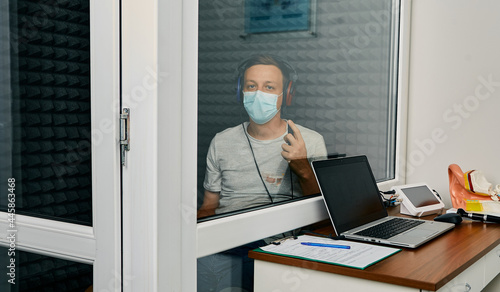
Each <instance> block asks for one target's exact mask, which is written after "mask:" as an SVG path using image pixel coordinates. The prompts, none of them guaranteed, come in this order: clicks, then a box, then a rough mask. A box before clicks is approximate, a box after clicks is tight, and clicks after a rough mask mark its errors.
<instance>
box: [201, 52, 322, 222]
mask: <svg viewBox="0 0 500 292" xmlns="http://www.w3.org/2000/svg"><path fill="white" fill-rule="evenodd" d="M294 79H296V73H295V70H294V69H293V67H291V65H290V64H288V63H287V62H285V61H283V60H281V59H279V58H277V57H273V56H269V55H257V56H253V57H251V58H249V59H248V60H246V61H245V62H243V63H242V65H240V67H239V70H238V95H240V94H242V95H243V104H244V107H245V110H246V111H247V113H248V115H249V118H250V120H249V122H245V123H243V124H241V125H238V126H236V127H233V128H229V129H226V130H225V131H222V132H220V133H218V134H217V135H216V136H215V137H214V139H213V140H212V142H211V144H210V148H209V151H208V155H207V170H206V175H205V181H204V188H205V194H204V201H203V204H202V206H201V207H200V209H199V210H198V218H200V217H205V216H209V215H214V214H216V213H217V214H220V213H226V212H230V211H234V210H239V209H243V208H248V207H253V206H258V205H262V204H268V203H272V202H277V201H282V200H285V199H289V198H292V197H298V196H302V195H310V194H316V193H319V188H318V186H317V184H316V180H315V178H314V174H313V172H312V169H311V166H310V163H309V160H310V159H319V158H326V156H327V152H326V146H325V142H324V139H323V137H322V136H321V135H320V134H318V133H317V132H315V131H312V130H310V129H307V128H305V127H302V126H300V125H296V124H295V123H294V122H293V121H291V120H288V121H287V120H284V119H282V118H281V108H282V107H283V106H285V105H284V104H285V103H289V102H290V101H291V98H292V95H293V85H294V84H293V83H294V82H295V80H294ZM240 88H241V89H240ZM240 91H241V93H240ZM292 172H293V174H294V175H292Z"/></svg>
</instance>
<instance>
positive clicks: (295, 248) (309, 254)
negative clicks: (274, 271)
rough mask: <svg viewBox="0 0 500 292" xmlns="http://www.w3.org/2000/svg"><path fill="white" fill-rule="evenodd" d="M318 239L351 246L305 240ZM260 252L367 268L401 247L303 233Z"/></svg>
mask: <svg viewBox="0 0 500 292" xmlns="http://www.w3.org/2000/svg"><path fill="white" fill-rule="evenodd" d="M303 242H304V243H313V244H316V243H319V244H326V245H343V246H348V247H349V248H348V249H347V248H335V247H327V246H311V245H304V244H302V243H303ZM257 250H258V251H260V252H266V253H272V254H278V255H283V256H290V257H295V258H301V259H306V260H313V261H317V262H323V263H328V264H335V265H340V266H346V267H352V268H357V269H365V268H366V267H368V266H370V265H372V264H374V263H376V262H378V261H381V260H383V259H385V258H387V257H389V256H391V255H393V254H395V253H397V252H399V251H401V249H397V248H392V247H385V246H377V245H371V244H365V243H359V242H353V241H346V240H332V239H328V238H321V237H316V236H309V235H302V236H299V237H298V238H297V239H293V238H291V239H288V240H285V241H282V242H281V243H280V244H279V245H274V244H271V245H268V246H264V247H261V248H260V249H257Z"/></svg>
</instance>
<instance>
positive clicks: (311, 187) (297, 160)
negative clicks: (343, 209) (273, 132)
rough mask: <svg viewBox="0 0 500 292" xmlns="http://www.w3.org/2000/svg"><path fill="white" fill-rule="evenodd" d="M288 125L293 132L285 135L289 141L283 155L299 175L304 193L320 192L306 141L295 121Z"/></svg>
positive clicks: (284, 145) (285, 145)
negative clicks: (308, 157) (308, 156)
mask: <svg viewBox="0 0 500 292" xmlns="http://www.w3.org/2000/svg"><path fill="white" fill-rule="evenodd" d="M288 125H289V126H290V128H291V129H292V131H293V134H288V135H285V142H287V143H286V144H283V146H282V148H283V151H282V152H281V155H282V156H283V158H285V159H286V160H287V161H288V163H289V165H290V169H291V170H292V171H293V172H294V173H295V174H296V175H297V176H298V178H299V183H300V187H301V188H302V193H303V194H304V195H313V194H318V193H319V192H320V191H319V187H318V183H317V182H316V178H315V177H314V172H313V170H312V168H311V164H309V160H308V159H307V149H306V143H305V142H304V139H303V138H302V134H301V133H300V130H299V128H297V126H295V123H294V122H292V121H291V120H289V121H288Z"/></svg>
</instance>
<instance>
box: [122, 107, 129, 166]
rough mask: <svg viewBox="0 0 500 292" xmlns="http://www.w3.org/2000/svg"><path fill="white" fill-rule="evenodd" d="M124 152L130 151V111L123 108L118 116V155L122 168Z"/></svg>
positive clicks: (124, 157) (125, 157) (125, 158)
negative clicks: (119, 155) (119, 154)
mask: <svg viewBox="0 0 500 292" xmlns="http://www.w3.org/2000/svg"><path fill="white" fill-rule="evenodd" d="M125 151H130V109H129V108H127V107H126V108H123V110H122V113H121V115H120V153H121V162H122V166H125V165H126V162H127V156H126V154H125Z"/></svg>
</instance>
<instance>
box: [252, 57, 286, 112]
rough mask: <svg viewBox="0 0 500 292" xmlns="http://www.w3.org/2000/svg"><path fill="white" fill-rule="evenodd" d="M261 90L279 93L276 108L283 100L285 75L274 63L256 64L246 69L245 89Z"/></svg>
mask: <svg viewBox="0 0 500 292" xmlns="http://www.w3.org/2000/svg"><path fill="white" fill-rule="evenodd" d="M257 90H260V91H262V92H266V93H272V94H276V95H278V102H277V103H276V108H277V109H279V108H280V107H281V104H282V102H283V94H281V93H283V75H282V74H281V70H280V69H279V68H278V67H276V66H274V65H254V66H252V67H250V68H248V69H247V70H246V71H245V78H244V84H243V91H257Z"/></svg>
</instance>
